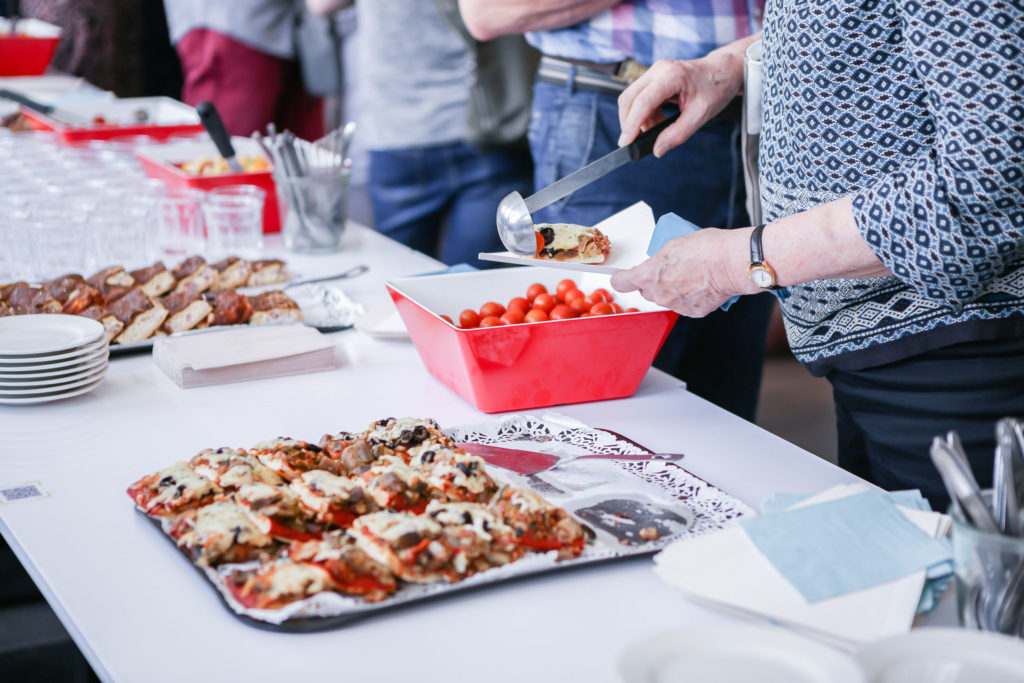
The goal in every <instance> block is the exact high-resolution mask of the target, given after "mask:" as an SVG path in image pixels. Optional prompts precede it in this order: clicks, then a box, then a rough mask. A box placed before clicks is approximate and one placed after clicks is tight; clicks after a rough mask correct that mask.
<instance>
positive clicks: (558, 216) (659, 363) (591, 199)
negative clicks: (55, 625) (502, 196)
mask: <svg viewBox="0 0 1024 683" xmlns="http://www.w3.org/2000/svg"><path fill="white" fill-rule="evenodd" d="M620 130H621V129H620V126H619V109H618V102H617V100H616V98H615V97H614V96H612V95H607V94H602V93H595V92H588V91H583V90H576V89H573V88H572V87H571V86H568V85H562V86H558V85H553V84H550V83H537V84H536V85H535V86H534V97H533V116H532V118H531V120H530V131H529V134H530V148H531V150H532V151H533V159H534V164H535V167H536V170H535V174H534V178H535V185H536V186H537V187H546V186H548V185H550V184H551V183H552V182H554V181H555V180H558V179H559V178H562V177H564V176H566V175H568V174H569V173H571V172H573V171H575V170H577V169H579V168H580V167H581V166H583V165H585V164H587V163H589V162H591V161H593V160H595V159H597V158H598V157H600V156H602V155H604V154H607V153H608V152H611V151H613V150H615V149H618V138H619V132H620ZM738 134H739V126H737V125H732V124H729V123H724V122H715V123H711V124H709V125H706V126H704V127H703V128H702V129H701V130H699V131H697V133H696V134H694V136H693V137H691V138H690V139H689V140H687V141H686V142H685V143H684V144H683V145H681V146H680V147H677V148H676V149H673V150H672V151H671V152H669V153H668V154H667V155H665V157H664V158H662V159H656V158H655V157H653V156H650V157H647V158H644V159H641V160H640V161H637V162H635V163H632V164H629V166H628V167H626V168H622V169H619V170H617V171H615V172H613V173H610V174H608V175H607V176H605V177H604V178H600V179H598V180H596V181H594V182H593V183H591V184H589V185H587V186H585V187H583V188H581V189H579V190H577V191H576V192H574V193H572V194H571V195H569V196H568V197H566V198H564V199H562V200H559V201H557V202H555V203H554V204H552V205H551V206H549V207H547V208H545V209H542V210H541V211H539V212H537V215H535V216H534V220H536V221H538V222H568V223H579V224H582V225H594V224H595V223H598V222H600V221H602V220H604V219H605V218H607V217H608V216H610V215H612V214H613V213H615V212H617V211H621V210H622V209H625V208H626V207H628V206H631V205H632V204H634V203H636V202H637V201H644V202H647V204H648V205H650V207H651V209H652V210H653V211H654V215H655V216H661V215H663V214H667V213H671V212H674V213H676V214H679V215H682V216H686V217H687V218H689V219H690V220H691V221H694V222H695V223H698V224H700V225H715V226H720V227H725V228H732V227H738V226H745V225H749V223H748V222H747V220H748V219H747V215H746V212H745V211H744V209H743V172H742V168H741V166H740V157H739V138H738ZM491 220H492V224H493V218H492V219H491ZM772 306H773V304H772V299H771V297H769V296H766V295H757V296H753V297H742V299H741V300H740V301H739V302H737V304H736V305H735V306H733V307H732V309H731V310H730V311H728V312H724V311H715V312H714V313H712V314H711V315H709V316H707V317H705V318H702V319H700V320H691V319H680V320H679V322H677V323H676V325H675V327H674V328H673V330H672V332H671V334H670V335H669V337H668V339H667V340H666V342H665V344H664V345H663V346H662V348H661V351H660V352H659V354H658V357H657V358H656V359H655V361H654V366H655V367H657V368H658V369H660V370H664V371H665V372H668V373H670V374H672V375H675V376H676V377H679V378H681V379H683V380H685V381H686V385H687V389H689V390H690V391H692V392H693V393H695V394H697V395H699V396H702V397H704V398H706V399H708V400H709V401H711V402H713V403H715V404H717V405H719V406H721V407H723V408H725V409H726V410H729V411H732V412H733V413H735V414H736V415H739V416H740V417H743V418H746V419H748V420H753V419H754V417H755V414H756V410H757V396H758V392H759V390H760V382H761V368H762V365H763V363H764V344H765V334H766V332H767V325H768V317H769V316H770V314H771V309H772Z"/></svg>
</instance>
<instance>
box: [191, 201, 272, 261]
mask: <svg viewBox="0 0 1024 683" xmlns="http://www.w3.org/2000/svg"><path fill="white" fill-rule="evenodd" d="M265 197H266V192H265V191H264V190H263V189H262V188H259V187H256V186H255V185H226V186H224V187H218V188H215V189H213V190H210V191H209V192H207V193H206V197H204V198H203V220H204V222H205V223H206V240H207V246H208V248H209V251H210V252H211V254H212V255H213V256H231V255H236V256H243V257H255V256H258V255H259V252H260V250H261V249H262V248H263V200H264V199H265Z"/></svg>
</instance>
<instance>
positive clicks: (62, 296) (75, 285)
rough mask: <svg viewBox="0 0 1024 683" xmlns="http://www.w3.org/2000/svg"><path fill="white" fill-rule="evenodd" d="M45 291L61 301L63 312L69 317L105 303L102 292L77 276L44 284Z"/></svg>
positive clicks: (64, 276)
mask: <svg viewBox="0 0 1024 683" xmlns="http://www.w3.org/2000/svg"><path fill="white" fill-rule="evenodd" d="M43 289H45V290H46V291H48V292H49V293H50V295H51V296H52V297H53V298H54V299H56V300H57V301H59V302H60V303H61V306H62V307H63V312H64V313H67V314H69V315H78V314H79V313H81V312H82V311H84V310H85V309H87V308H89V307H90V306H94V305H96V304H100V303H103V295H102V294H100V291H99V290H98V289H96V288H95V287H93V286H92V285H90V284H89V283H88V282H86V281H85V278H84V277H82V276H81V275H77V274H71V275H62V276H60V277H58V278H54V279H53V280H50V281H49V282H44V283H43Z"/></svg>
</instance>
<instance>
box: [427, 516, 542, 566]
mask: <svg viewBox="0 0 1024 683" xmlns="http://www.w3.org/2000/svg"><path fill="white" fill-rule="evenodd" d="M424 516H425V517H429V518H430V519H433V520H434V521H436V522H437V523H439V524H440V525H441V526H442V527H443V529H444V531H443V537H444V543H445V545H446V546H448V548H449V549H450V550H451V552H452V569H453V570H454V571H455V573H456V574H458V575H459V576H460V577H467V576H471V575H473V574H476V573H478V572H482V571H485V570H487V569H490V568H491V567H500V566H502V565H505V564H508V563H509V562H514V561H515V560H518V559H519V558H520V557H522V555H523V549H522V548H521V547H520V546H519V544H518V542H517V540H516V532H515V530H514V529H512V527H510V526H509V525H507V524H505V523H504V522H503V521H501V519H499V518H498V517H497V515H495V514H494V513H493V512H491V511H490V510H488V509H487V508H486V507H484V506H483V505H478V504H476V503H442V502H440V501H431V503H430V505H428V506H427V510H426V512H425V513H424Z"/></svg>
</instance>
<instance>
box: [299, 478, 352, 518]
mask: <svg viewBox="0 0 1024 683" xmlns="http://www.w3.org/2000/svg"><path fill="white" fill-rule="evenodd" d="M290 486H291V488H292V490H293V491H295V493H296V495H298V497H299V498H300V499H301V500H302V502H303V503H304V504H305V505H306V506H307V507H309V508H310V509H312V510H316V511H318V512H324V511H326V510H327V508H328V507H329V506H330V504H331V503H332V502H334V503H346V502H348V500H349V498H350V496H351V493H352V489H354V488H356V487H358V486H359V485H358V484H357V483H356V482H354V481H352V480H351V479H348V478H347V477H339V476H336V475H334V474H331V473H330V472H324V471H323V470H311V471H309V472H303V473H302V475H301V476H300V477H299V478H298V479H295V480H293V481H292V483H291V484H290Z"/></svg>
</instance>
